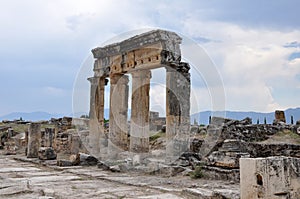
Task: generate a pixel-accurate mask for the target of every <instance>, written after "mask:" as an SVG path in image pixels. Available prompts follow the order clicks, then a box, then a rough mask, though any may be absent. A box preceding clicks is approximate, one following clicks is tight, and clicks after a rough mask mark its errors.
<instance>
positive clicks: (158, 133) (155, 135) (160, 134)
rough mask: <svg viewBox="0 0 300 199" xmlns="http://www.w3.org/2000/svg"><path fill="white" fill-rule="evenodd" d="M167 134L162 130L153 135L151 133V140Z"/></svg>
mask: <svg viewBox="0 0 300 199" xmlns="http://www.w3.org/2000/svg"><path fill="white" fill-rule="evenodd" d="M165 135H166V134H165V133H163V132H162V131H158V132H157V133H156V134H153V135H151V136H150V138H149V139H150V142H151V141H155V140H157V139H158V138H160V137H164V136H165Z"/></svg>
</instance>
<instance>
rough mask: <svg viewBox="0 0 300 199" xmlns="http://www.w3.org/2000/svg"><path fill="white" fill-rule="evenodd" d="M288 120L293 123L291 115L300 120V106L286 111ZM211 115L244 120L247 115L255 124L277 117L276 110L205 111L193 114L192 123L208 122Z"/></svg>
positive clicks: (271, 121)
mask: <svg viewBox="0 0 300 199" xmlns="http://www.w3.org/2000/svg"><path fill="white" fill-rule="evenodd" d="M284 112H285V118H286V122H287V123H288V124H290V123H291V116H293V118H294V124H295V123H296V121H297V120H300V108H291V109H287V110H285V111H284ZM209 116H221V117H226V118H230V119H236V120H242V119H244V118H246V117H250V118H251V119H252V122H253V123H254V124H256V123H257V120H259V123H260V124H263V123H264V118H266V120H267V124H271V123H273V120H274V118H275V111H274V112H270V113H261V112H244V111H215V112H211V111H203V112H199V113H195V114H193V115H191V123H194V121H197V122H198V123H199V124H208V121H209Z"/></svg>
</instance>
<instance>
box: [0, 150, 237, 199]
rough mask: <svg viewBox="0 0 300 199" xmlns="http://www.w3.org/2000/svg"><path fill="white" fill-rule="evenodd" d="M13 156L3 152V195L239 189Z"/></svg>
mask: <svg viewBox="0 0 300 199" xmlns="http://www.w3.org/2000/svg"><path fill="white" fill-rule="evenodd" d="M13 158H14V156H1V155H0V198H26V199H27V198H34V199H36V198H38V199H39V198H40V199H44V198H49V199H50V198H56V199H60V198H120V199H121V198H144V199H151V198H153V199H154V198H163V199H165V198H166V199H168V198H170V199H171V198H172V199H177V198H191V197H192V196H193V195H194V196H195V197H196V198H199V196H200V195H201V194H202V195H203V194H204V195H205V194H207V196H209V195H211V194H212V191H211V190H212V187H214V189H216V190H217V189H218V190H219V192H222V191H228V189H230V190H232V193H233V195H236V196H238V192H239V190H238V185H234V184H230V183H229V184H227V185H222V186H219V185H218V186H216V181H213V182H209V181H203V180H202V181H201V180H197V181H195V180H190V179H189V178H188V177H174V178H163V177H159V176H140V175H139V174H122V173H111V172H107V171H103V170H101V169H98V168H97V167H70V168H64V169H59V168H49V167H45V166H40V165H37V164H33V163H30V162H22V161H17V160H14V159H13ZM181 178H182V179H181ZM200 184H201V186H202V187H200ZM217 184H218V183H217ZM221 184H224V182H222V183H221ZM203 187H204V188H203ZM205 187H206V188H205ZM199 192H200V193H199ZM232 193H231V194H232ZM197 194H198V195H197ZM199 194H200V195H199ZM202 198H204V197H202Z"/></svg>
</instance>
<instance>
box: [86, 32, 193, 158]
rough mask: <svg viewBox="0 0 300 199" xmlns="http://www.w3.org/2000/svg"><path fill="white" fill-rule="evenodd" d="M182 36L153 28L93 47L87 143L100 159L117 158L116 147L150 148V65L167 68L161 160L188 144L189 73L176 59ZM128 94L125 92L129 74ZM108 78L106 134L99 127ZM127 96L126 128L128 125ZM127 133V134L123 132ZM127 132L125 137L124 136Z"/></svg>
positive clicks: (139, 150) (143, 150)
mask: <svg viewBox="0 0 300 199" xmlns="http://www.w3.org/2000/svg"><path fill="white" fill-rule="evenodd" d="M180 43H181V38H180V37H179V36H178V35H177V34H175V33H173V32H169V31H163V30H154V31H150V32H147V33H144V34H141V35H137V36H135V37H132V38H130V39H127V40H124V41H122V42H120V43H115V44H111V45H108V46H105V47H101V48H95V49H93V50H92V52H93V55H94V58H95V59H96V60H95V65H94V76H93V77H91V78H89V81H90V82H91V98H90V99H91V101H90V138H89V139H90V145H89V146H90V147H91V149H92V153H93V154H95V155H96V156H98V157H100V158H102V159H112V158H115V159H118V156H119V155H120V152H124V151H130V152H131V153H138V154H146V153H149V136H150V134H149V130H150V128H149V112H150V110H149V89H150V79H151V69H155V68H162V67H163V68H165V69H166V109H167V111H166V112H167V113H166V137H167V146H166V160H167V161H174V160H175V159H176V157H178V156H180V154H182V153H184V152H186V151H188V149H189V143H188V142H189V129H190V115H189V114H190V74H189V69H190V67H189V65H188V64H187V63H185V62H181V53H180ZM129 76H131V78H132V85H131V86H132V96H128V86H129V85H128V82H129V81H128V77H129ZM108 82H110V107H109V108H110V117H109V133H108V135H106V133H105V130H104V87H105V85H106V84H107V83H108ZM128 97H131V118H130V129H128V125H127V121H128V118H127V112H128ZM128 135H129V136H128ZM128 137H129V139H128Z"/></svg>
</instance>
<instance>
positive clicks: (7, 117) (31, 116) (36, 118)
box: [0, 112, 63, 121]
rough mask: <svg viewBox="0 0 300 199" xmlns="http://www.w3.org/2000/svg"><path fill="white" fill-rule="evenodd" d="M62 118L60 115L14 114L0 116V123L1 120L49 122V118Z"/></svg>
mask: <svg viewBox="0 0 300 199" xmlns="http://www.w3.org/2000/svg"><path fill="white" fill-rule="evenodd" d="M59 117H63V115H62V114H50V113H47V112H31V113H25V112H14V113H10V114H7V115H3V116H0V121H2V120H16V119H20V118H22V119H23V120H26V121H39V120H50V119H51V118H59Z"/></svg>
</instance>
